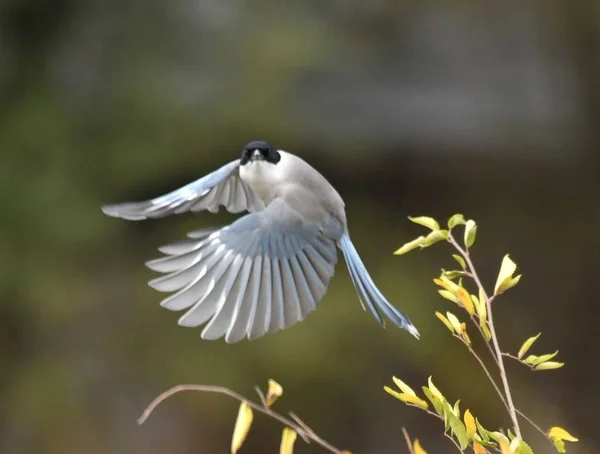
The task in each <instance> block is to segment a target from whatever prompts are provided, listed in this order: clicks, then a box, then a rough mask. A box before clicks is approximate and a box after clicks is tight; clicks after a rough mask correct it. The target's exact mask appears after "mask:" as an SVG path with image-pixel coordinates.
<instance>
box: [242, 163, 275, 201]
mask: <svg viewBox="0 0 600 454" xmlns="http://www.w3.org/2000/svg"><path fill="white" fill-rule="evenodd" d="M278 170H279V169H278V168H277V165H275V164H272V163H270V162H267V161H262V160H254V161H249V162H247V163H246V164H245V165H243V166H240V178H241V179H242V181H243V182H244V183H246V184H247V185H248V186H250V189H252V191H253V192H255V193H256V195H258V196H259V197H260V198H261V199H262V200H263V201H264V202H266V203H270V202H271V200H273V198H274V197H275V189H276V187H277V185H278V184H279V175H278V174H279V172H278Z"/></svg>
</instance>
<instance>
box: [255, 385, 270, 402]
mask: <svg viewBox="0 0 600 454" xmlns="http://www.w3.org/2000/svg"><path fill="white" fill-rule="evenodd" d="M254 391H256V394H258V398H259V399H260V403H261V404H262V405H263V407H268V405H267V399H266V397H265V395H264V393H263V392H262V390H261V389H260V388H259V387H258V385H256V386H255V387H254Z"/></svg>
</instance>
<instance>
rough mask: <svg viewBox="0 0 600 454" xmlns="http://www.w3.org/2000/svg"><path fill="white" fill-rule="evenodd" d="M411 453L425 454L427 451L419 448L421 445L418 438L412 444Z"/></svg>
mask: <svg viewBox="0 0 600 454" xmlns="http://www.w3.org/2000/svg"><path fill="white" fill-rule="evenodd" d="M413 451H414V453H415V454H427V451H425V450H424V449H423V448H422V447H421V443H420V442H419V439H418V438H417V439H416V440H415V442H414V443H413Z"/></svg>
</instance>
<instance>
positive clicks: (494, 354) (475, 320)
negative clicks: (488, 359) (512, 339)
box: [471, 315, 498, 364]
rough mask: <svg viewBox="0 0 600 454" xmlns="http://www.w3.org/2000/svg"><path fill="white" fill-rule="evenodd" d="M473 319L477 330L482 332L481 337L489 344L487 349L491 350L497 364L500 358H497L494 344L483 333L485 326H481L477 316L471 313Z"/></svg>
mask: <svg viewBox="0 0 600 454" xmlns="http://www.w3.org/2000/svg"><path fill="white" fill-rule="evenodd" d="M471 321H472V322H473V323H474V324H475V326H477V330H478V331H479V334H481V338H482V339H483V341H484V343H485V345H486V346H487V349H488V351H489V352H490V355H491V356H492V359H493V360H494V362H495V363H496V364H498V360H497V359H496V353H495V352H494V349H493V348H492V346H491V345H490V343H489V342H488V340H487V338H486V337H485V334H483V328H482V327H481V326H480V324H479V321H477V319H476V318H475V315H471Z"/></svg>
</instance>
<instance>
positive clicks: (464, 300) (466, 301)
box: [456, 288, 475, 315]
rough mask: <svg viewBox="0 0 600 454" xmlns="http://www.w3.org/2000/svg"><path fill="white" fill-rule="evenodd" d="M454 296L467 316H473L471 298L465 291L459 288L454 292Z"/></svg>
mask: <svg viewBox="0 0 600 454" xmlns="http://www.w3.org/2000/svg"><path fill="white" fill-rule="evenodd" d="M456 296H457V297H458V300H459V301H460V302H461V304H462V305H463V307H464V308H465V310H466V311H467V312H468V313H469V315H473V314H474V313H475V306H474V305H473V301H471V297H470V296H469V294H468V293H467V291H466V290H465V289H464V288H459V289H458V290H457V291H456Z"/></svg>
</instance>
